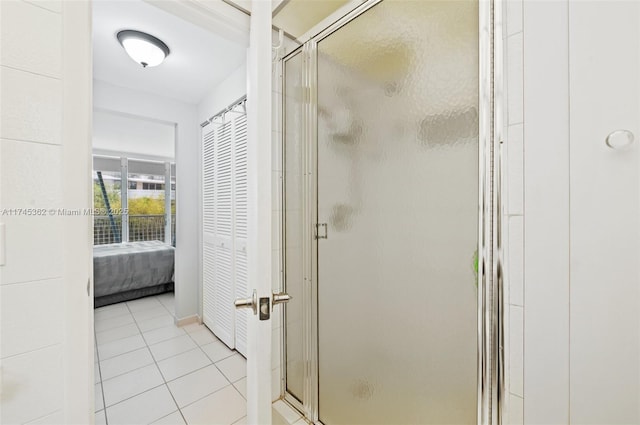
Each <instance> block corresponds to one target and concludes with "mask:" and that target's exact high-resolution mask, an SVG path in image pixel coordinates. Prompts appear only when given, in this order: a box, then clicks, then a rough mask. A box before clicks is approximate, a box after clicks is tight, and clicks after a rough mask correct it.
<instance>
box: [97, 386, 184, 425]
mask: <svg viewBox="0 0 640 425" xmlns="http://www.w3.org/2000/svg"><path fill="white" fill-rule="evenodd" d="M177 409H178V407H177V406H176V404H175V402H174V401H173V398H172V397H171V394H170V393H169V389H168V388H167V386H166V385H162V386H160V387H157V388H154V389H152V390H149V391H147V392H144V393H142V394H139V395H137V396H135V397H132V398H130V399H128V400H125V401H123V402H122V403H118V404H116V405H114V406H111V407H108V408H107V418H108V419H109V425H137V424H149V423H151V422H153V421H156V420H158V419H160V418H163V417H165V416H167V415H168V414H170V413H172V412H175V411H176V410H177Z"/></svg>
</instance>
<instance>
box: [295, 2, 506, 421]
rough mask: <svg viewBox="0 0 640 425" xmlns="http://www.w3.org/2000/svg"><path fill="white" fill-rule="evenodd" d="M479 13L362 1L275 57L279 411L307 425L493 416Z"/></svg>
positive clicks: (495, 371) (496, 334)
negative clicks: (279, 160) (279, 103)
mask: <svg viewBox="0 0 640 425" xmlns="http://www.w3.org/2000/svg"><path fill="white" fill-rule="evenodd" d="M485 9H486V8H485V6H483V5H481V4H480V3H479V2H473V1H469V2H392V1H370V2H367V3H365V4H363V5H362V6H361V7H359V8H357V9H355V10H354V11H353V12H351V13H350V14H348V15H346V16H345V17H344V18H342V19H341V20H339V21H338V22H336V23H335V24H333V25H331V26H330V27H328V28H327V29H325V30H323V31H322V32H320V33H319V34H317V35H315V36H314V37H312V38H311V39H310V40H309V41H307V42H306V43H305V44H304V45H303V46H302V47H300V48H299V49H298V50H296V51H294V52H292V53H291V54H289V55H288V56H286V57H285V58H284V59H283V70H284V71H283V104H284V106H283V110H284V114H283V116H284V124H283V125H284V127H283V128H284V141H283V146H284V148H283V152H284V159H283V163H284V196H283V202H284V206H283V210H284V225H283V229H284V239H283V240H284V241H285V254H284V260H285V265H284V270H285V289H286V292H288V293H289V294H290V295H291V296H292V301H291V302H290V303H289V304H288V305H287V307H286V311H285V315H286V317H285V344H284V350H283V351H284V353H285V365H286V367H285V399H286V400H287V401H289V402H290V403H291V404H292V405H294V406H296V407H297V408H298V409H299V410H300V411H301V412H303V413H304V414H305V415H306V416H307V418H308V419H310V420H312V421H314V422H316V423H324V424H338V423H380V424H391V423H422V424H427V423H429V424H436V423H437V424H442V423H476V422H478V423H479V422H487V423H489V419H488V418H489V417H490V412H491V411H492V409H493V408H496V407H497V406H496V403H497V398H496V395H495V394H496V393H498V392H499V389H498V387H499V385H498V383H499V368H498V366H499V362H498V356H497V355H496V354H495V353H496V352H497V351H496V343H497V341H498V340H499V338H500V335H501V333H500V329H499V326H497V325H498V322H499V319H498V317H497V316H495V317H494V313H495V312H496V310H497V307H498V306H499V299H498V298H497V296H498V291H496V287H497V286H495V285H497V282H496V280H495V279H494V278H493V276H492V275H491V270H492V268H487V267H488V264H492V261H493V259H492V255H493V249H492V242H491V241H493V239H491V235H492V233H493V231H494V230H493V229H494V228H495V227H494V219H495V218H496V217H495V214H493V210H494V208H496V205H495V204H494V202H493V201H492V200H491V199H490V196H489V194H490V193H491V192H490V188H491V186H492V185H493V180H492V179H493V178H495V175H494V174H493V173H492V171H493V169H492V163H491V162H490V158H491V157H492V155H494V151H493V144H492V139H491V133H490V128H491V125H492V124H491V123H492V103H491V102H492V99H490V97H491V96H483V95H482V94H483V93H484V94H486V93H490V92H491V79H490V77H489V75H490V73H488V72H486V67H487V65H488V64H490V58H489V57H486V55H485V53H487V52H490V49H491V34H487V33H483V32H482V31H489V30H488V28H489V27H490V25H489V24H487V22H489V21H488V20H487V19H488V18H489V16H490V14H491V11H490V10H485ZM483 24H484V25H483Z"/></svg>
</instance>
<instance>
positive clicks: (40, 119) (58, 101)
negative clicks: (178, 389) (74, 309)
mask: <svg viewBox="0 0 640 425" xmlns="http://www.w3.org/2000/svg"><path fill="white" fill-rule="evenodd" d="M0 15H1V18H0V19H1V23H0V28H1V34H0V40H1V42H0V43H1V45H0V50H1V56H0V65H1V67H0V79H1V97H0V101H1V122H0V138H1V140H0V159H1V163H0V209H8V208H52V207H54V208H55V207H62V205H61V202H62V199H63V181H62V175H63V173H62V169H63V168H62V164H63V161H62V154H63V140H62V91H63V81H62V2H61V1H53V0H50V1H32V2H25V1H15V0H14V1H2V2H0ZM61 220H62V218H61V217H51V216H49V217H47V216H39V217H33V216H7V215H0V222H2V223H5V225H6V246H7V247H8V250H7V256H6V265H4V266H0V301H1V308H0V324H1V329H0V334H1V344H0V346H1V349H0V356H1V360H0V361H1V368H2V369H1V373H2V398H1V400H2V401H1V403H2V404H1V408H0V422H1V423H6V424H10V423H31V422H32V421H36V422H37V421H39V422H42V423H61V422H63V417H62V415H63V413H62V409H63V403H64V400H63V382H64V378H65V377H64V375H63V370H64V368H63V349H64V347H63V342H64V331H63V329H64V320H65V317H64V313H65V299H64V284H63V275H64V270H63V250H61V249H60V245H61V240H62V236H63V235H62V231H63V225H62V222H61ZM34 423H35V422H34Z"/></svg>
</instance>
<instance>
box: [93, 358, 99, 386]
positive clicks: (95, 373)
mask: <svg viewBox="0 0 640 425" xmlns="http://www.w3.org/2000/svg"><path fill="white" fill-rule="evenodd" d="M93 365H94V369H93V378H94V379H93V380H94V382H93V383H94V384H97V383H98V382H100V364H98V363H94V364H93Z"/></svg>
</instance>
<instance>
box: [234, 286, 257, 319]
mask: <svg viewBox="0 0 640 425" xmlns="http://www.w3.org/2000/svg"><path fill="white" fill-rule="evenodd" d="M233 304H234V305H235V306H236V309H240V308H250V309H252V310H253V314H258V293H257V292H256V290H255V289H254V290H253V295H252V296H251V298H238V299H237V300H235V301H234V302H233Z"/></svg>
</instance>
